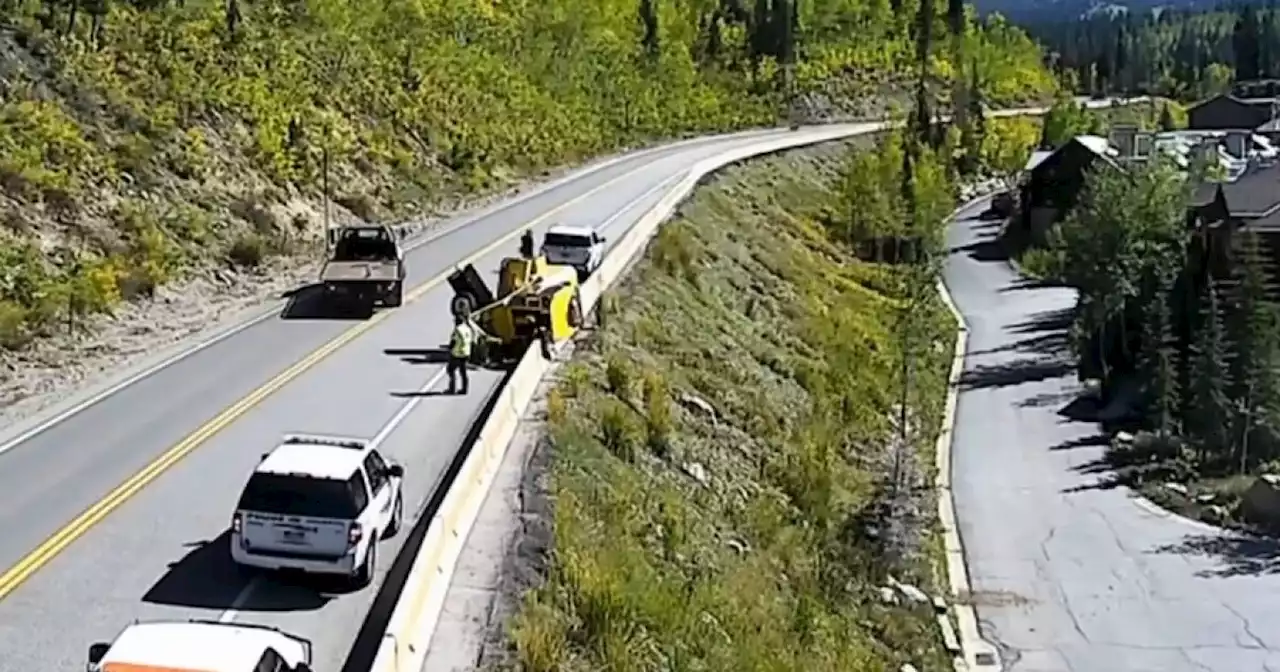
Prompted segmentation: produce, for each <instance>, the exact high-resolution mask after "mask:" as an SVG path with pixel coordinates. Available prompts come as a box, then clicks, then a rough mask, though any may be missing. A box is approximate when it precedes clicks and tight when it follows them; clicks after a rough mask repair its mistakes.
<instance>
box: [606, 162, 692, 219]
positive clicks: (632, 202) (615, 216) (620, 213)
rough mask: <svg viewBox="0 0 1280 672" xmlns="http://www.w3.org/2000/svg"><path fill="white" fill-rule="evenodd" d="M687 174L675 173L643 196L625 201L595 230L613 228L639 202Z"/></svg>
mask: <svg viewBox="0 0 1280 672" xmlns="http://www.w3.org/2000/svg"><path fill="white" fill-rule="evenodd" d="M688 174H689V173H688V171H686V172H684V173H676V174H675V175H672V176H670V177H668V178H667V179H665V180H663V181H661V182H659V183H657V184H655V185H654V186H653V188H652V189H649V190H648V191H646V192H644V193H643V194H640V195H639V196H636V197H635V198H633V199H631V200H630V201H627V203H626V205H624V206H622V208H620V209H619V210H616V211H615V212H614V213H613V214H612V215H610V216H609V218H608V219H606V220H604V221H603V222H600V224H599V225H598V226H596V230H597V231H604V230H605V229H607V228H609V227H611V226H613V225H614V224H617V223H618V220H620V219H622V216H623V215H625V214H627V213H628V212H631V209H632V208H634V207H636V206H637V205H639V204H640V202H641V201H644V200H645V199H646V198H649V197H650V196H653V195H654V194H656V193H658V192H659V191H662V190H663V189H666V188H668V187H670V186H671V183H672V182H675V181H676V180H677V179H684V178H685V176H687V175H688Z"/></svg>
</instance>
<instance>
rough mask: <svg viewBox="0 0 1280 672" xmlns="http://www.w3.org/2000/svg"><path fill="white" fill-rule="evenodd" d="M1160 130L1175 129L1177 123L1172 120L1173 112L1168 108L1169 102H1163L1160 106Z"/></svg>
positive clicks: (1176, 128)
mask: <svg viewBox="0 0 1280 672" xmlns="http://www.w3.org/2000/svg"><path fill="white" fill-rule="evenodd" d="M1160 130H1162V131H1176V130H1178V125H1177V124H1176V123H1174V121H1173V112H1172V111H1171V110H1170V109H1169V104H1168V103H1165V104H1163V105H1161V106H1160Z"/></svg>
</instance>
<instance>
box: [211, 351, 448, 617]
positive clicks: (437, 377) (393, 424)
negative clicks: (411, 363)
mask: <svg viewBox="0 0 1280 672" xmlns="http://www.w3.org/2000/svg"><path fill="white" fill-rule="evenodd" d="M445 373H446V371H445V369H444V368H443V367H442V368H440V369H439V370H437V371H436V372H435V373H434V374H433V375H432V376H431V377H430V378H428V379H427V382H425V383H423V384H422V386H421V387H419V388H418V389H417V390H414V393H413V398H412V399H410V400H408V401H406V402H405V403H403V404H401V406H400V408H399V409H398V410H396V413H395V415H393V416H391V419H390V420H388V421H387V423H386V424H385V425H383V426H382V428H381V429H379V430H378V433H377V434H374V435H373V438H372V439H369V447H370V448H377V447H378V446H381V445H382V444H383V442H385V441H386V440H387V438H389V437H390V436H391V433H392V432H394V431H396V428H397V427H399V426H400V423H402V422H404V421H405V418H408V417H409V414H410V413H412V412H413V409H415V408H417V407H418V404H420V403H422V400H423V399H424V398H425V397H424V396H423V394H425V393H426V392H430V391H431V388H433V387H435V386H436V385H437V384H438V383H439V382H440V381H441V380H443V379H444V376H445ZM374 543H379V541H377V540H375V541H374ZM262 582H263V578H262V575H258V576H255V577H253V578H252V579H250V580H249V582H248V583H247V584H245V586H244V588H241V589H240V593H239V594H237V595H236V598H235V599H234V600H232V601H231V606H230V607H228V608H227V610H226V611H224V612H222V614H221V615H219V616H218V622H220V623H230V622H231V621H234V620H236V617H237V616H239V615H240V609H241V608H242V607H244V605H245V604H246V603H247V602H248V601H249V598H250V597H252V596H253V594H254V593H255V592H256V591H257V590H258V588H259V587H260V586H261V585H262Z"/></svg>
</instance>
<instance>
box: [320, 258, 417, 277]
mask: <svg viewBox="0 0 1280 672" xmlns="http://www.w3.org/2000/svg"><path fill="white" fill-rule="evenodd" d="M398 280H400V267H399V264H398V263H397V262H396V261H395V260H394V259H392V260H390V261H330V262H328V263H326V264H325V265H324V268H323V269H321V270H320V282H396V281H398Z"/></svg>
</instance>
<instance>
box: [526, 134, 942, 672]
mask: <svg viewBox="0 0 1280 672" xmlns="http://www.w3.org/2000/svg"><path fill="white" fill-rule="evenodd" d="M865 144H866V143H864V145H865ZM902 145H903V143H902V139H901V137H890V138H887V139H885V140H884V141H882V143H881V144H880V145H879V146H878V147H871V148H869V149H862V150H856V151H854V152H853V153H852V154H851V155H849V156H845V150H844V149H843V148H841V147H840V146H828V147H826V148H823V149H820V150H808V151H807V152H803V151H802V152H794V153H790V154H786V155H783V156H780V157H777V158H772V159H768V160H762V161H760V162H758V163H754V164H749V165H747V166H744V167H740V168H733V169H730V170H727V171H726V172H725V174H724V176H723V177H720V178H717V179H716V181H715V182H713V183H712V184H711V185H709V186H707V187H705V188H704V189H702V190H700V191H699V192H698V194H696V195H695V196H694V197H693V199H692V200H691V201H690V202H689V203H688V204H687V205H686V206H685V207H684V208H683V210H682V212H681V214H680V215H679V217H677V218H676V219H675V220H674V221H673V222H670V223H668V224H666V225H664V228H663V229H662V230H661V232H660V233H659V235H658V237H657V238H656V239H655V241H654V242H653V243H652V244H651V247H650V249H649V251H648V254H647V257H646V258H645V260H644V261H642V262H641V263H640V264H639V265H638V266H637V268H636V269H635V270H634V271H633V272H632V273H631V274H630V276H628V278H627V279H626V280H625V281H624V282H623V283H622V284H621V286H619V287H618V288H617V289H616V290H615V291H613V292H611V295H610V296H609V297H607V299H606V302H607V306H606V308H605V309H604V310H605V313H604V318H603V319H604V325H603V326H602V327H601V328H600V329H599V330H598V331H596V332H595V333H593V334H591V335H590V336H589V337H587V338H586V339H585V340H583V341H581V342H580V344H579V347H578V352H577V353H576V354H575V357H574V361H573V362H572V363H570V364H567V365H566V366H565V367H564V368H563V369H562V370H561V372H560V373H559V374H558V379H559V381H560V382H559V383H558V384H557V386H556V387H555V388H554V389H553V391H552V392H551V393H550V397H549V399H548V401H547V411H548V425H549V426H548V432H549V439H548V440H549V444H550V445H549V447H550V449H551V450H552V451H553V453H552V470H551V476H550V493H549V494H550V500H551V501H552V502H554V506H555V514H554V520H555V523H554V529H555V537H554V545H553V546H554V550H553V552H552V557H551V561H550V564H551V568H550V571H549V575H548V576H547V577H546V583H545V585H543V586H542V587H540V588H538V589H537V590H535V591H533V592H532V593H531V594H530V595H529V596H528V597H527V600H526V603H525V605H524V607H523V610H522V612H521V613H520V615H519V616H518V618H517V620H516V622H515V623H514V627H513V629H512V639H513V642H514V649H515V652H514V657H515V658H516V664H515V666H516V667H518V669H522V670H529V671H534V670H536V671H550V670H599V669H611V670H627V669H635V670H640V669H657V668H659V667H680V668H689V669H707V670H731V669H732V670H744V669H749V670H764V669H771V670H806V671H807V670H831V671H836V670H841V671H844V670H889V669H892V670H897V669H898V667H899V666H900V665H901V664H902V663H907V662H911V663H913V664H915V665H917V666H919V667H920V668H921V669H942V668H943V667H944V666H945V665H947V664H949V663H947V662H946V654H945V652H944V651H942V650H941V647H940V640H939V635H938V632H937V626H936V624H935V623H934V621H933V617H932V612H931V609H930V607H929V605H927V604H924V605H919V604H917V605H914V606H912V605H908V604H905V602H906V601H905V600H904V604H892V603H886V602H884V601H882V597H881V591H880V587H883V586H886V585H889V583H888V582H889V581H890V579H889V576H890V575H893V576H894V577H895V578H896V579H899V580H901V581H904V582H908V583H912V584H915V585H918V586H920V587H922V588H923V589H924V590H926V591H928V590H930V589H931V588H932V587H933V586H934V585H935V578H936V574H937V567H936V566H935V563H934V560H935V559H936V555H935V554H934V553H933V552H932V547H931V536H930V532H931V526H932V524H933V513H932V512H933V511H935V510H936V509H935V508H933V507H932V505H931V502H932V501H933V499H932V493H931V492H929V487H930V485H929V484H930V483H931V482H932V481H931V477H932V473H931V471H932V464H933V459H932V451H933V442H934V440H935V437H936V431H937V428H938V418H939V417H940V413H941V409H942V403H943V397H944V392H945V378H946V373H947V369H948V367H949V363H950V355H951V352H952V343H953V341H954V338H955V324H954V321H953V320H952V318H951V316H950V313H948V312H947V311H946V309H945V307H944V306H943V305H942V304H941V301H940V300H939V299H938V297H937V294H936V291H935V290H934V289H933V287H932V285H929V286H928V287H927V289H925V290H924V291H921V290H920V289H916V290H914V291H912V290H910V289H909V288H910V287H912V286H913V283H918V282H919V278H916V279H914V280H913V279H912V271H911V270H910V269H911V268H913V267H912V266H910V265H905V264H904V265H891V264H888V263H876V262H874V261H867V260H864V259H862V258H860V256H859V255H858V254H856V253H855V250H853V249H851V248H850V246H849V243H850V242H856V241H859V240H860V241H864V242H867V241H873V240H877V239H880V238H883V239H884V240H906V239H905V238H903V237H900V236H897V235H893V233H892V232H888V231H884V230H881V231H879V232H875V233H871V232H868V231H866V230H865V229H863V228H859V227H862V226H863V225H862V224H858V223H855V222H854V221H851V220H850V219H849V218H848V217H847V216H841V215H840V214H838V213H850V212H852V213H854V214H855V215H859V216H860V215H861V214H862V213H861V210H862V209H861V208H859V209H856V210H851V209H850V208H848V207H847V205H848V204H849V203H850V199H851V198H860V197H861V195H862V193H863V192H862V190H863V189H864V188H865V187H864V185H863V183H862V182H861V181H859V180H849V179H848V178H849V177H850V176H851V175H853V174H856V171H859V170H862V169H863V168H861V167H862V166H865V165H868V163H867V162H869V161H870V162H874V163H876V164H878V166H879V167H880V168H882V169H883V170H884V171H885V172H884V173H882V174H881V176H880V177H878V178H875V180H876V183H877V184H878V185H881V186H882V187H888V189H887V193H888V194H891V195H892V194H895V193H897V192H896V188H897V184H896V182H898V181H900V180H901V175H900V174H897V175H895V174H894V171H895V167H896V166H901V159H902V156H901V151H902ZM895 161H896V164H895ZM918 165H919V166H920V168H921V171H922V173H923V174H924V175H927V176H928V177H926V178H924V179H921V180H919V181H917V182H916V185H917V188H918V189H919V194H918V196H919V197H920V198H919V199H918V202H919V203H920V204H921V207H920V208H919V209H918V212H919V215H918V216H919V220H918V222H919V223H921V224H924V223H926V222H927V223H929V226H928V227H925V228H921V229H919V230H920V231H922V232H924V233H925V234H926V235H925V236H924V237H925V238H928V239H931V240H935V241H936V240H938V239H940V236H941V230H942V227H941V223H942V218H943V217H945V216H946V215H947V214H949V213H950V210H951V208H952V206H953V203H954V201H953V194H952V189H951V185H950V183H949V182H948V181H947V180H946V170H945V165H944V164H942V163H941V162H939V161H937V160H936V159H935V158H933V156H931V155H928V154H926V155H925V156H924V158H923V159H922V160H921V161H920V163H919V164H918ZM851 187H852V188H856V189H858V191H856V192H850V191H847V189H848V188H851ZM884 200H885V201H887V202H885V203H877V204H876V207H881V208H884V209H885V210H884V212H883V213H882V214H884V215H885V216H888V215H889V214H891V213H896V214H898V215H901V214H902V212H903V202H902V200H901V199H899V198H897V197H892V196H891V197H889V198H887V199H884ZM854 232H858V233H856V234H855V233H854ZM851 237H852V238H851ZM872 247H874V245H873V246H872ZM881 249H882V250H888V249H889V246H884V247H882V248H881ZM871 253H872V254H876V253H875V252H871ZM904 316H905V317H904ZM904 319H905V320H906V321H909V322H910V325H907V324H905V323H904V321H903V320H904ZM904 329H905V330H906V331H905V332H904ZM904 334H905V338H904ZM904 344H905V348H906V350H904ZM904 358H905V363H906V364H907V366H905V367H904ZM904 372H905V373H906V375H908V376H910V379H909V383H910V384H909V385H905V388H904V382H906V381H907V379H904V377H903V375H904ZM904 390H905V391H904ZM904 398H905V399H906V401H907V405H906V409H907V410H906V413H905V414H903V413H901V412H900V411H901V409H900V407H899V404H900V403H901V402H902V400H903V399H904ZM902 417H905V418H906V419H907V424H906V425H905V427H900V426H898V423H899V422H900V420H901V418H902ZM904 439H905V443H900V442H902V441H903V440H904ZM898 448H901V450H900V451H896V449H898ZM895 452H897V457H898V467H897V470H898V471H899V479H900V480H899V481H898V482H897V483H896V484H895V482H894V480H893V473H894V471H895V467H894V462H895Z"/></svg>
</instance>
